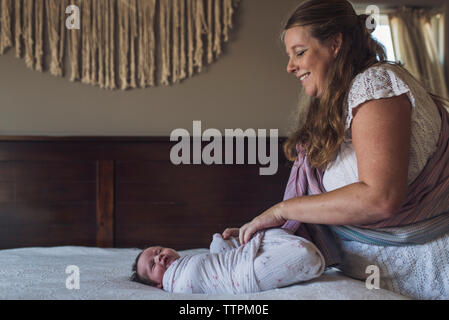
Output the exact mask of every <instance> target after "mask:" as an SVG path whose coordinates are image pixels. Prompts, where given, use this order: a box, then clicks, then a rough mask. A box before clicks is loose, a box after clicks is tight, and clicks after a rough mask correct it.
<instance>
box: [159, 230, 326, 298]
mask: <svg viewBox="0 0 449 320" xmlns="http://www.w3.org/2000/svg"><path fill="white" fill-rule="evenodd" d="M324 264H325V263H324V258H323V256H322V254H321V253H320V252H319V250H318V249H317V248H316V246H315V245H314V244H313V243H311V242H310V241H308V240H306V239H304V238H301V237H298V236H295V235H292V234H291V233H289V232H288V231H286V230H284V229H270V230H266V231H259V232H258V233H256V234H255V235H254V236H253V238H252V239H251V240H250V241H249V242H248V243H247V244H246V245H244V246H239V243H238V241H237V240H236V239H235V238H234V239H231V240H223V239H222V238H221V235H219V234H215V235H214V236H213V240H212V243H211V246H210V253H203V254H197V255H187V256H184V257H181V258H179V259H177V260H176V261H174V262H173V263H172V264H171V265H170V267H169V268H168V269H167V271H166V272H165V274H164V278H163V282H162V284H163V289H164V290H165V291H168V292H175V293H211V294H222V293H233V294H243V293H253V292H259V291H263V290H269V289H274V288H277V287H283V286H287V285H290V284H293V283H297V282H301V281H307V280H310V279H312V278H316V277H318V276H320V275H321V274H322V273H323V272H324Z"/></svg>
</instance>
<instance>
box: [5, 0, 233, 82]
mask: <svg viewBox="0 0 449 320" xmlns="http://www.w3.org/2000/svg"><path fill="white" fill-rule="evenodd" d="M237 4H238V0H0V20H1V21H0V54H3V53H5V51H6V49H8V48H10V47H14V48H15V54H16V56H17V57H20V58H24V59H25V63H26V65H27V67H29V68H31V69H33V70H37V71H44V70H47V69H48V70H49V71H50V73H51V74H53V75H55V76H63V75H64V74H65V73H67V74H68V75H69V79H70V80H71V81H81V82H83V83H87V84H92V85H98V86H100V87H101V88H107V89H117V88H121V89H123V90H126V89H130V88H145V87H152V86H156V85H160V84H162V85H169V84H172V83H178V82H179V81H181V80H183V79H185V78H189V77H192V76H193V75H194V74H195V73H198V72H201V71H202V68H203V65H204V64H210V63H212V62H213V61H214V60H215V59H216V58H217V57H218V56H220V54H221V53H222V44H223V43H224V42H227V41H228V39H229V30H230V29H231V28H232V16H233V13H234V10H235V7H236V6H237ZM70 5H75V6H77V8H79V17H80V26H79V27H80V28H79V29H69V28H67V26H66V19H67V18H68V17H69V14H67V13H66V8H67V7H68V6H70ZM47 56H49V63H46V60H47V59H46V58H45V57H47ZM47 64H48V66H47ZM66 70H67V72H66Z"/></svg>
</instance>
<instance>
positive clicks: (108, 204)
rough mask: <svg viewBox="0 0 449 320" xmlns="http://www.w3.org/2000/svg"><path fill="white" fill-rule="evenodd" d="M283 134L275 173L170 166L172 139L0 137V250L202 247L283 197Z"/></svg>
mask: <svg viewBox="0 0 449 320" xmlns="http://www.w3.org/2000/svg"><path fill="white" fill-rule="evenodd" d="M284 140H285V139H284V138H281V139H279V167H278V171H277V174H275V175H272V176H261V175H259V168H260V167H261V166H260V165H259V164H257V165H210V166H208V165H204V164H202V165H179V166H176V165H173V164H172V163H171V162H170V149H171V147H172V146H173V145H174V144H176V142H170V139H169V138H168V137H13V136H3V137H1V136H0V249H6V248H18V247H31V246H32V247H36V246H63V245H77V246H95V247H139V248H143V247H145V246H148V245H155V244H160V245H164V246H168V247H172V248H175V249H177V250H183V249H191V248H201V247H207V246H208V244H209V243H210V240H211V236H212V234H213V233H215V232H221V231H223V230H224V228H226V227H231V226H240V225H242V224H243V223H245V222H248V221H249V220H250V219H252V218H253V217H255V216H256V215H258V214H260V213H261V212H263V211H264V210H265V209H267V208H269V207H270V206H271V205H273V204H275V203H277V202H279V201H280V200H282V196H283V192H284V188H285V185H286V182H287V179H288V175H289V172H290V164H289V163H288V162H287V161H286V160H285V158H284V156H283V153H282V152H281V146H282V143H283V141H284ZM245 143H246V142H245ZM245 149H246V148H245ZM234 154H235V152H234ZM245 159H247V157H246V155H245Z"/></svg>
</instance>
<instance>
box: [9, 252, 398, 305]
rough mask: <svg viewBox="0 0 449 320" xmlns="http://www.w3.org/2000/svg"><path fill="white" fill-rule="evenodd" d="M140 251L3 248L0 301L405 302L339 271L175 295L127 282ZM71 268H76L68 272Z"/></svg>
mask: <svg viewBox="0 0 449 320" xmlns="http://www.w3.org/2000/svg"><path fill="white" fill-rule="evenodd" d="M138 252H139V250H138V249H101V248H90V247H52V248H21V249H8V250H0V299H54V300H58V299H65V300H67V299H122V300H125V299H135V300H138V299H159V300H164V299H172V300H178V299H182V300H184V299H185V300H197V299H211V300H222V299H226V300H232V299H239V300H291V299H293V300H303V299H312V300H314V299H406V298H405V297H402V296H399V295H397V294H395V293H393V292H390V291H386V290H383V289H379V290H376V289H373V290H368V289H366V287H365V283H364V282H361V281H357V280H353V279H350V278H348V277H346V276H343V275H342V274H341V273H340V272H338V271H337V270H329V271H326V272H325V273H324V274H323V275H322V276H321V277H320V278H318V279H314V280H312V281H309V282H305V283H302V284H297V285H293V286H290V287H286V288H282V289H275V290H270V291H265V292H261V293H253V294H242V295H231V294H229V295H199V294H188V295H184V294H172V293H167V292H164V291H162V290H160V289H157V288H152V287H149V286H145V285H142V284H139V283H135V282H131V281H129V280H128V277H129V275H130V270H131V264H132V262H133V261H134V259H135V256H136V255H137V253H138ZM191 252H206V249H195V250H186V251H181V252H180V253H181V255H182V254H185V253H191ZM69 266H76V267H75V268H74V267H72V268H68V269H67V267H69ZM66 271H67V272H68V273H66ZM77 271H79V289H76V288H74V289H67V287H66V285H68V286H69V287H74V286H76V275H77ZM67 279H68V280H67ZM66 282H67V283H66Z"/></svg>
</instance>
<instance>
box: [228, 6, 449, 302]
mask: <svg viewBox="0 0 449 320" xmlns="http://www.w3.org/2000/svg"><path fill="white" fill-rule="evenodd" d="M367 18H368V16H367V15H357V14H356V12H355V11H354V8H353V7H352V5H351V4H350V3H349V2H348V1H346V0H333V1H328V0H307V1H304V2H302V3H301V4H300V5H299V7H298V8H297V9H296V10H295V11H294V12H293V13H292V15H291V16H290V18H289V19H288V21H287V23H286V24H285V27H284V32H283V35H282V39H283V41H284V44H285V48H286V51H287V53H288V56H289V61H288V64H287V71H288V72H289V73H291V74H294V75H295V77H296V78H298V79H300V81H301V84H302V86H303V87H304V89H305V93H306V94H307V95H309V96H310V98H311V99H310V104H309V105H308V106H306V110H307V117H306V121H305V124H303V125H299V126H298V130H297V131H296V132H295V133H294V134H293V135H292V136H291V137H290V138H289V140H288V141H287V143H286V144H285V146H284V149H285V152H286V155H287V157H288V158H289V159H290V160H292V161H294V164H293V167H292V171H291V175H290V179H289V181H288V184H287V187H286V191H285V194H284V201H282V202H280V203H278V204H276V205H274V206H272V207H271V208H269V209H268V210H266V211H265V212H263V213H262V214H260V215H258V216H257V217H255V218H254V219H253V220H251V221H250V222H248V223H246V224H245V225H243V226H242V227H241V228H240V229H239V230H236V229H227V231H226V232H225V233H224V236H228V235H232V234H239V237H240V240H241V241H242V242H243V243H246V242H247V241H248V240H249V239H250V238H251V236H252V235H253V234H254V233H255V232H257V231H258V230H260V229H264V228H271V227H277V226H281V225H282V226H283V227H284V228H288V229H290V230H293V231H297V232H299V231H300V230H301V228H300V227H302V228H306V229H307V230H308V231H309V233H310V236H311V238H312V239H313V240H314V241H315V242H316V244H317V246H318V247H319V249H320V250H321V251H322V252H323V254H324V255H325V258H326V265H327V266H329V265H339V267H340V268H341V269H342V270H343V271H344V272H346V273H347V275H349V276H352V277H355V278H359V279H361V280H362V279H365V278H366V273H365V270H366V267H367V266H369V265H377V266H379V268H380V270H381V272H380V273H381V274H382V275H383V277H384V278H383V279H381V285H382V286H383V287H386V288H388V289H390V290H394V291H396V292H398V293H401V294H403V295H408V296H411V297H415V298H446V299H447V298H449V281H448V274H449V264H448V262H447V261H448V254H447V251H446V250H441V249H440V248H443V247H447V246H449V234H448V232H449V201H448V186H449V114H448V113H447V111H446V109H445V108H444V107H443V105H442V102H443V101H444V99H442V98H441V97H438V96H435V95H433V94H430V93H429V92H427V91H426V89H425V88H424V87H423V85H422V84H421V83H420V82H419V81H418V80H416V79H415V78H414V77H413V76H412V75H411V74H410V73H409V72H408V71H407V70H406V69H404V68H403V66H402V65H401V64H400V63H395V62H389V61H387V56H386V52H385V50H384V47H383V45H381V44H380V43H379V42H378V41H376V39H374V38H373V36H372V31H373V29H372V28H370V29H368V25H369V24H368V23H367ZM298 123H303V121H298ZM323 225H327V227H326V226H323ZM298 228H299V229H298ZM229 230H233V231H232V232H231V231H229ZM311 230H315V231H316V232H315V233H311V232H310V231H311ZM328 232H330V235H329V233H328ZM332 235H333V236H335V237H336V238H337V239H334V238H333V236H332ZM335 242H337V243H339V244H340V249H341V250H342V256H340V257H338V251H339V250H337V249H335V248H332V245H333V244H334V243H335ZM416 244H420V245H422V248H423V250H425V251H428V252H429V253H430V256H431V258H430V260H431V262H429V260H424V259H421V258H419V250H421V249H420V248H417V247H416V246H415V245H416ZM442 244H444V245H442ZM379 252H385V253H386V254H385V255H384V254H380V253H379ZM405 257H412V260H413V261H412V263H411V264H410V265H409V266H402V265H401V266H400V268H398V266H397V261H398V259H402V258H404V259H405ZM338 260H340V261H338ZM400 261H402V260H400ZM422 270H426V271H427V270H428V273H427V272H426V271H425V272H423V271H422ZM436 278H438V279H440V280H441V281H440V280H439V281H438V283H439V284H438V285H434V286H432V285H430V283H431V282H433V280H432V281H431V280H430V279H436ZM435 288H437V290H438V292H439V294H440V296H438V297H435Z"/></svg>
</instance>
